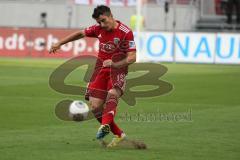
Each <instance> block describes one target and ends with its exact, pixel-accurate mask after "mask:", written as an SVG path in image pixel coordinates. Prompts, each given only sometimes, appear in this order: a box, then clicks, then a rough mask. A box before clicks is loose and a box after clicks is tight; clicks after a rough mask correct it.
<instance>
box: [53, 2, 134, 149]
mask: <svg viewBox="0 0 240 160" xmlns="http://www.w3.org/2000/svg"><path fill="white" fill-rule="evenodd" d="M92 18H94V19H95V20H96V22H97V23H98V24H96V25H93V26H91V27H88V28H87V29H85V30H80V31H77V32H75V33H73V34H71V35H69V36H67V37H65V38H63V39H62V40H60V41H59V42H58V43H56V44H53V45H52V47H51V49H50V51H49V52H50V53H55V52H56V51H57V50H58V49H60V47H61V45H63V44H66V43H68V42H71V41H74V40H77V39H80V38H83V37H94V38H98V40H99V52H98V59H97V62H96V66H95V72H94V73H93V75H92V78H91V81H90V82H89V84H88V89H87V91H86V96H85V97H86V99H87V100H89V106H90V108H91V109H92V111H93V113H94V114H95V117H96V118H97V120H98V121H99V122H100V123H101V126H100V127H99V129H98V131H97V135H96V138H97V139H98V140H100V142H103V138H104V137H105V136H106V135H107V134H109V132H110V131H111V132H112V133H113V134H114V135H115V138H113V140H112V141H111V142H110V143H109V144H108V145H107V147H114V146H116V145H117V144H118V143H119V142H121V141H122V140H123V139H125V137H126V134H125V133H124V132H123V130H122V129H120V128H119V126H118V125H117V124H116V122H115V121H114V117H115V115H116V108H117V105H118V100H119V98H120V97H121V96H122V95H123V92H124V87H125V83H126V75H127V73H128V65H130V64H132V63H134V62H135V61H136V46H135V42H134V37H133V33H132V31H131V29H129V28H128V27H127V26H126V25H124V24H123V23H121V22H120V21H118V20H116V19H114V18H113V15H112V13H111V10H110V8H109V7H107V6H104V5H100V6H97V7H96V8H95V9H94V12H93V14H92ZM99 114H100V116H99Z"/></svg>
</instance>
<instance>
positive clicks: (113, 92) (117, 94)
mask: <svg viewBox="0 0 240 160" xmlns="http://www.w3.org/2000/svg"><path fill="white" fill-rule="evenodd" d="M120 95H121V92H120V91H118V90H117V89H110V90H109V91H108V97H116V98H118V97H120Z"/></svg>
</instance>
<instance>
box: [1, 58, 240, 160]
mask: <svg viewBox="0 0 240 160" xmlns="http://www.w3.org/2000/svg"><path fill="white" fill-rule="evenodd" d="M63 62H64V60H49V59H41V60H39V59H10V58H1V59H0V160H34V159H36V160H79V159H84V160H110V159H112V160H141V159H145V160H206V159H209V160H239V159H240V66H239V65H207V64H170V63H166V64H164V65H165V66H166V67H167V68H168V72H167V73H166V74H165V75H164V76H163V77H162V79H164V80H167V81H168V82H170V83H172V84H173V85H174V90H173V91H172V92H171V93H169V94H167V95H164V96H160V97H154V98H144V99H137V104H136V106H135V107H129V106H127V105H126V104H125V103H124V102H123V101H121V102H120V105H119V106H120V107H119V111H118V117H117V121H119V125H120V126H121V127H122V128H123V129H124V130H125V132H126V133H127V135H128V137H129V138H131V139H138V140H142V141H144V142H145V143H146V144H147V145H148V149H146V150H136V149H132V148H125V147H118V148H114V149H104V148H101V147H100V146H99V144H98V143H97V142H96V141H93V138H94V137H95V133H96V131H97V128H98V127H99V125H98V123H97V122H96V121H95V120H91V121H86V122H83V123H76V122H65V121H61V120H59V119H57V117H56V116H55V114H54V107H55V106H54V105H55V104H56V103H57V102H59V101H60V100H62V99H66V98H70V99H83V97H82V96H71V95H64V94H60V93H57V92H55V91H53V90H52V89H51V88H49V85H48V78H49V75H50V74H51V72H52V71H53V70H54V69H55V68H56V67H57V66H59V65H60V64H62V63H63ZM84 71H85V68H84V67H83V68H79V69H77V70H76V71H74V72H73V73H72V74H71V75H70V76H69V77H68V78H67V80H66V82H67V83H72V84H76V85H79V84H82V85H84V83H82V82H81V79H82V76H83V73H84ZM190 110H191V121H188V120H180V121H177V120H175V121H174V120H171V119H170V120H160V121H149V122H148V121H145V122H138V121H135V120H131V121H129V120H124V119H121V118H122V117H121V116H122V114H123V113H125V112H128V113H130V114H136V113H142V114H144V113H156V112H160V113H162V114H166V115H167V114H171V113H173V114H178V113H184V112H186V113H188V112H189V111H190ZM111 137H112V135H110V136H108V140H110V139H111Z"/></svg>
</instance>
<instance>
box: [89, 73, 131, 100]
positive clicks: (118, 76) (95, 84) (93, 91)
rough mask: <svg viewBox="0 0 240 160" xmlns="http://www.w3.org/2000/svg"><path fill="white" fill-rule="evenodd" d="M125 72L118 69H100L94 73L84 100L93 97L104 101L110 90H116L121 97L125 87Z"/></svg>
mask: <svg viewBox="0 0 240 160" xmlns="http://www.w3.org/2000/svg"><path fill="white" fill-rule="evenodd" d="M126 75H127V73H126V71H121V70H119V69H110V68H102V69H100V70H98V71H95V72H94V74H93V75H92V78H91V81H90V82H89V83H88V86H87V91H86V94H85V99H86V100H89V97H95V98H100V99H103V100H105V99H106V97H107V93H108V91H109V90H110V89H112V88H118V89H120V91H121V95H123V92H124V89H125V85H126Z"/></svg>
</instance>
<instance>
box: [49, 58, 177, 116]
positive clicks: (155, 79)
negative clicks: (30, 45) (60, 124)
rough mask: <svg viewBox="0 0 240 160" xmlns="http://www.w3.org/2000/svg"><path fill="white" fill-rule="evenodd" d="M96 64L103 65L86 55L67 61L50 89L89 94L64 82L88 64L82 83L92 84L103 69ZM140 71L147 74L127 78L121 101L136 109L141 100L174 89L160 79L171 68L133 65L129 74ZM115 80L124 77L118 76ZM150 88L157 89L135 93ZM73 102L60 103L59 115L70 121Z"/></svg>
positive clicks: (50, 82)
mask: <svg viewBox="0 0 240 160" xmlns="http://www.w3.org/2000/svg"><path fill="white" fill-rule="evenodd" d="M96 61H97V63H101V60H99V59H97V57H95V56H86V55H85V56H78V57H74V58H72V59H70V60H68V61H66V62H65V63H63V64H62V65H60V66H59V67H57V68H56V69H55V70H54V71H53V72H52V74H51V75H50V78H49V86H50V87H51V88H52V89H53V90H55V91H56V92H59V93H62V94H66V95H82V96H83V95H85V93H86V90H87V87H86V86H76V85H71V84H66V83H65V82H64V81H65V79H66V78H67V77H68V75H69V74H70V73H71V72H73V71H74V70H75V69H77V68H79V67H81V66H84V65H87V69H86V72H85V75H84V78H83V79H82V81H84V82H89V81H91V80H93V79H94V78H95V76H96V75H95V74H94V73H98V69H101V68H97V69H96V66H95V63H96ZM96 70H97V72H96ZM94 71H95V72H94ZM111 72H112V73H111V75H113V76H114V75H116V72H118V71H116V70H114V69H113V70H111ZM139 72H143V73H144V74H143V75H140V76H137V77H133V78H129V79H127V84H126V86H125V91H124V94H123V96H122V97H121V98H122V100H123V101H124V102H125V103H127V104H128V105H130V106H134V105H135V104H136V101H137V98H148V97H158V96H161V95H164V94H166V93H169V92H170V91H171V90H172V89H173V85H172V84H170V83H169V82H167V81H164V80H161V79H160V78H161V77H162V76H163V75H164V74H165V73H166V72H167V68H166V67H165V66H163V65H161V64H155V63H135V64H132V65H130V67H129V70H128V74H130V75H131V74H133V75H134V74H135V75H138V73H139ZM81 74H82V73H81ZM113 78H114V77H113ZM115 78H122V77H121V75H120V77H118V76H116V77H115ZM146 85H150V86H154V88H153V89H149V90H148V89H144V90H134V88H135V87H140V86H146ZM100 92H106V91H100ZM71 102H72V100H62V101H61V102H59V103H58V104H57V106H56V115H57V116H58V117H59V118H60V119H64V120H68V118H66V117H68V114H67V113H63V112H66V110H68V107H69V104H70V103H71Z"/></svg>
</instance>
